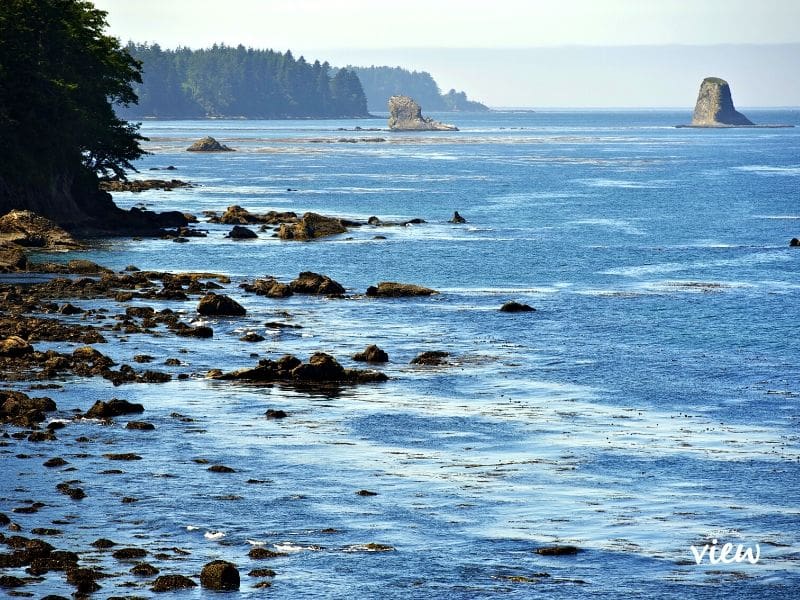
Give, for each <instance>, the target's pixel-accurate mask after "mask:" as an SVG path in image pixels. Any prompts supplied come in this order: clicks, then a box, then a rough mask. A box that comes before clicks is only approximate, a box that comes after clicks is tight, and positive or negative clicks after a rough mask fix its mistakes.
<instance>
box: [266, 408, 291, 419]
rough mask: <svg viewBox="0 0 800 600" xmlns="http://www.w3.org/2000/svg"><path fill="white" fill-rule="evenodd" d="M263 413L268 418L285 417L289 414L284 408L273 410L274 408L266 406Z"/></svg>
mask: <svg viewBox="0 0 800 600" xmlns="http://www.w3.org/2000/svg"><path fill="white" fill-rule="evenodd" d="M264 415H265V416H266V417H267V418H268V419H285V418H286V417H288V416H289V415H288V414H287V413H286V411H285V410H275V409H274V408H268V409H267V412H266V413H264Z"/></svg>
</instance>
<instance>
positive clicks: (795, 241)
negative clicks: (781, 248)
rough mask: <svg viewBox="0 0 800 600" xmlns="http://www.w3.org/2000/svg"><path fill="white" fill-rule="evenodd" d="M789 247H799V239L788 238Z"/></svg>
mask: <svg viewBox="0 0 800 600" xmlns="http://www.w3.org/2000/svg"><path fill="white" fill-rule="evenodd" d="M789 247H791V248H800V239H798V238H792V239H791V240H789Z"/></svg>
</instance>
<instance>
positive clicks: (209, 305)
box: [197, 292, 247, 317]
mask: <svg viewBox="0 0 800 600" xmlns="http://www.w3.org/2000/svg"><path fill="white" fill-rule="evenodd" d="M197 312H198V313H199V314H201V315H205V316H231V317H241V316H244V315H246V314H247V311H246V310H245V309H244V307H243V306H242V305H241V304H239V303H238V302H236V300H234V299H233V298H230V297H228V296H225V295H224V294H215V293H214V292H208V293H207V294H206V295H205V296H203V297H202V298H201V299H200V303H199V304H198V305H197Z"/></svg>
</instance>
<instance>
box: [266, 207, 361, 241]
mask: <svg viewBox="0 0 800 600" xmlns="http://www.w3.org/2000/svg"><path fill="white" fill-rule="evenodd" d="M346 231H347V228H346V227H345V226H344V224H343V222H342V220H341V219H336V218H334V217H326V216H324V215H319V214H317V213H312V212H307V213H305V214H304V215H303V217H302V218H301V219H300V220H299V221H298V222H297V223H283V224H282V225H281V227H280V229H279V230H278V237H279V238H280V239H282V240H297V241H302V242H305V241H308V240H313V239H317V238H321V237H327V236H331V235H337V234H340V233H345V232H346Z"/></svg>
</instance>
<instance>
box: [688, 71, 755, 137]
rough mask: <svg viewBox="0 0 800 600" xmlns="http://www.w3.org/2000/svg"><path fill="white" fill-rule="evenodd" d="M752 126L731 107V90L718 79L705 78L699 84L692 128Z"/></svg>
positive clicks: (722, 80) (749, 121)
mask: <svg viewBox="0 0 800 600" xmlns="http://www.w3.org/2000/svg"><path fill="white" fill-rule="evenodd" d="M742 125H753V122H752V121H751V120H750V119H748V118H747V117H745V116H744V115H743V114H742V113H740V112H738V111H737V110H736V109H735V108H734V107H733V99H732V98H731V88H730V86H729V85H728V82H727V81H725V80H724V79H720V78H719V77H706V78H705V79H704V80H703V83H701V84H700V93H699V94H698V95H697V104H695V107H694V115H693V116H692V126H693V127H731V126H742Z"/></svg>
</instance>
